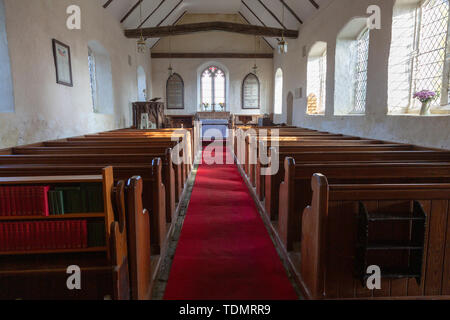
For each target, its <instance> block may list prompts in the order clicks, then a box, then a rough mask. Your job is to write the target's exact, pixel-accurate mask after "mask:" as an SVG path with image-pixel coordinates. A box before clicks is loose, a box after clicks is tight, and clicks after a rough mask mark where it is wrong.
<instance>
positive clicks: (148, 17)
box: [138, 0, 166, 28]
mask: <svg viewBox="0 0 450 320" xmlns="http://www.w3.org/2000/svg"><path fill="white" fill-rule="evenodd" d="M165 1H166V0H161V2H160V3H159V4H158V5H157V6H156V8H155V9H153V11H152V12H151V13H150V14H149V15H148V16H147V17H146V18H145V19H144V21H142V22H141V24H139V26H138V28H140V27H142V26H143V25H144V24H145V23H146V22H147V21H148V19H150V18H151V17H152V16H153V15H154V14H155V12H156V11H158V9H159V8H160V7H161V6H162V5H163V3H164V2H165Z"/></svg>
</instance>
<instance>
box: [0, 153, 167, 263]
mask: <svg viewBox="0 0 450 320" xmlns="http://www.w3.org/2000/svg"><path fill="white" fill-rule="evenodd" d="M112 159H113V160H112ZM131 159H132V162H133V163H130V158H128V157H127V156H124V155H116V156H114V158H111V157H110V156H109V155H107V156H104V157H102V155H65V156H64V155H63V156H60V155H50V156H39V155H28V156H20V155H16V156H14V155H12V156H0V167H1V166H9V167H11V166H17V170H18V171H17V172H19V175H20V173H21V172H26V171H25V168H22V167H20V166H19V165H34V166H38V165H41V166H44V167H50V168H51V170H53V171H54V172H55V173H56V172H58V170H59V169H58V165H59V166H68V165H69V164H70V165H71V166H73V167H74V168H77V170H78V172H86V171H89V170H92V168H96V169H97V170H98V168H99V167H104V166H105V165H113V166H114V168H115V169H116V170H115V171H114V175H115V176H114V178H115V179H116V181H117V180H124V179H128V178H129V177H131V176H134V175H139V176H141V177H142V179H143V180H144V196H143V203H144V207H145V208H147V209H149V210H151V227H152V230H151V235H150V236H151V243H152V252H154V253H155V254H159V253H160V252H161V250H162V249H163V248H164V245H165V243H166V238H167V236H168V231H169V227H168V226H167V225H166V224H167V221H166V212H167V210H166V189H165V186H164V184H163V181H162V167H163V165H162V162H161V160H160V159H159V158H156V159H153V157H151V158H148V159H145V158H142V157H139V156H138V155H136V156H133V157H132V158H131Z"/></svg>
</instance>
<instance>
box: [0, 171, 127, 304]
mask: <svg viewBox="0 0 450 320" xmlns="http://www.w3.org/2000/svg"><path fill="white" fill-rule="evenodd" d="M82 186H90V187H91V186H95V187H97V190H98V191H99V192H97V193H95V192H93V195H92V194H86V193H85V192H84V193H81V195H83V194H84V195H85V196H86V197H90V198H91V199H90V200H89V201H88V202H87V203H88V205H87V206H83V209H84V210H76V209H77V205H78V206H79V205H80V204H77V205H73V206H71V204H70V202H69V200H70V199H72V200H77V199H78V198H76V197H75V198H69V199H68V194H69V193H67V194H64V204H65V205H68V208H70V210H68V211H69V212H68V213H62V214H58V215H50V212H51V210H50V207H51V206H52V205H51V203H50V201H48V198H45V194H44V199H42V198H39V199H40V200H41V201H40V203H38V204H39V206H41V207H40V208H41V209H42V208H43V210H41V211H39V210H36V208H34V209H33V208H30V203H31V204H32V205H36V203H37V202H36V199H34V200H33V197H32V196H30V194H28V196H27V191H26V190H27V188H26V187H28V190H30V187H40V188H41V190H45V191H46V192H49V191H50V190H54V189H57V188H61V190H71V192H72V193H73V192H74V190H78V189H80V192H82V191H81V190H82ZM8 187H14V188H17V189H15V190H16V191H17V190H18V191H17V192H18V194H19V195H22V196H23V197H22V198H19V200H17V199H15V200H14V201H15V202H14V203H15V207H13V208H14V210H12V209H11V206H13V205H12V203H13V200H11V199H7V198H5V195H4V194H1V193H0V202H1V203H0V243H1V244H0V287H1V288H6V290H1V291H0V299H26V300H29V299H40V300H41V299H84V300H87V299H89V300H90V299H128V298H129V277H128V257H127V242H126V241H127V235H126V226H125V221H126V219H125V217H124V214H125V212H123V210H120V212H114V207H115V204H114V203H113V202H112V201H113V200H112V199H113V197H112V194H113V192H114V188H115V187H114V180H113V169H112V167H107V168H105V169H103V170H102V174H101V175H83V176H81V175H80V176H40V177H39V176H33V177H7V178H0V188H4V190H7V188H8ZM42 187H44V188H42ZM21 188H22V189H21ZM92 190H93V189H92V188H91V189H89V188H88V189H87V192H89V191H92ZM21 192H22V193H21ZM7 195H8V194H7ZM41 196H42V194H41ZM47 197H48V193H47ZM93 197H95V198H97V199H92V198H93ZM8 201H9V202H10V203H9V206H8V205H7V204H6V202H8ZM44 201H47V204H48V207H45V203H44ZM83 201H84V200H83ZM93 201H97V202H96V203H95V202H93ZM27 202H28V203H27ZM100 205H101V206H100ZM18 208H20V210H19V209H18ZM90 208H94V209H97V210H92V211H89V209H90ZM99 208H101V209H102V210H101V211H100V210H98V209H99ZM73 210H76V211H73ZM72 211H73V212H72ZM80 211H81V212H80ZM30 212H34V213H36V212H39V213H40V214H33V215H29V213H30ZM24 213H25V214H24ZM26 214H28V215H26ZM118 215H123V216H121V217H118ZM5 226H7V227H5ZM11 226H14V227H11ZM92 226H95V228H94V227H92ZM70 266H77V267H79V268H80V271H81V272H80V276H81V277H80V282H81V289H80V290H78V289H74V290H70V289H69V288H68V285H67V283H68V281H70V280H68V279H69V277H70V276H72V275H73V274H72V273H70V272H69V273H68V268H69V267H70Z"/></svg>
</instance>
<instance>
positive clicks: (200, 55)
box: [152, 52, 273, 59]
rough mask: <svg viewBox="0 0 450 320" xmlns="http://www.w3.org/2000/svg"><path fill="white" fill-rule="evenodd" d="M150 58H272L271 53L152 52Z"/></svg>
mask: <svg viewBox="0 0 450 320" xmlns="http://www.w3.org/2000/svg"><path fill="white" fill-rule="evenodd" d="M152 59H273V53H256V54H255V53H228V52H223V53H220V52H219V53H200V52H198V53H197V52H186V53H184V52H178V53H177V52H175V53H169V52H153V53H152Z"/></svg>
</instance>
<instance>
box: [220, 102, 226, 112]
mask: <svg viewBox="0 0 450 320" xmlns="http://www.w3.org/2000/svg"><path fill="white" fill-rule="evenodd" d="M219 106H220V111H224V110H225V104H224V103H223V102H221V103H219Z"/></svg>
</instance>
